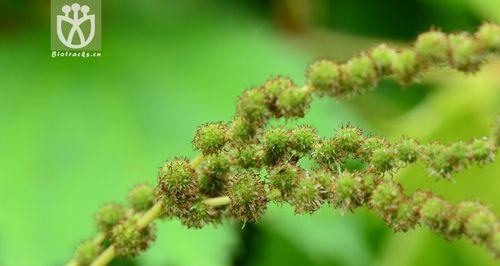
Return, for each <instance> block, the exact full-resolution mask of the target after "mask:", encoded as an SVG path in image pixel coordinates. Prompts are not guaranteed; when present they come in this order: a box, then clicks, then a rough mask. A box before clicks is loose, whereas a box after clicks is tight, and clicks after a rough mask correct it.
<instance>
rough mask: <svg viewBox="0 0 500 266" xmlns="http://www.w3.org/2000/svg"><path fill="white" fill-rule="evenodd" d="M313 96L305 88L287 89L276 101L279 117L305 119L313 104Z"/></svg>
mask: <svg viewBox="0 0 500 266" xmlns="http://www.w3.org/2000/svg"><path fill="white" fill-rule="evenodd" d="M311 100H312V98H311V94H310V93H309V91H308V90H307V88H306V87H304V88H297V87H287V88H284V89H283V90H282V91H281V92H280V93H279V94H278V99H277V101H276V112H277V116H278V117H280V116H283V117H285V118H287V119H288V118H300V117H304V115H305V113H306V111H307V109H309V106H310V104H311Z"/></svg>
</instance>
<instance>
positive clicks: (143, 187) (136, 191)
mask: <svg viewBox="0 0 500 266" xmlns="http://www.w3.org/2000/svg"><path fill="white" fill-rule="evenodd" d="M154 201H155V188H154V187H153V186H151V185H149V184H140V185H137V186H135V187H134V188H133V189H132V190H131V191H130V192H129V194H128V202H129V204H130V206H131V207H132V209H134V210H135V211H138V212H142V211H147V210H148V209H149V208H151V207H152V206H153V204H154Z"/></svg>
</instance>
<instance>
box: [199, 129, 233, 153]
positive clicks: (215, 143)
mask: <svg viewBox="0 0 500 266" xmlns="http://www.w3.org/2000/svg"><path fill="white" fill-rule="evenodd" d="M228 141H229V133H228V129H227V126H226V124H224V123H222V122H217V123H208V124H204V125H202V126H200V127H198V129H197V131H196V136H195V137H194V139H193V145H194V147H195V149H197V150H199V151H201V152H202V153H203V154H205V155H207V154H214V153H218V152H220V151H221V149H222V148H223V147H224V145H226V143H227V142H228Z"/></svg>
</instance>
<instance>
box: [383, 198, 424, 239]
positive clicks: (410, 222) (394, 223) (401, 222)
mask: <svg viewBox="0 0 500 266" xmlns="http://www.w3.org/2000/svg"><path fill="white" fill-rule="evenodd" d="M417 222H418V215H417V210H416V208H415V206H413V205H412V204H411V202H410V201H408V200H405V201H403V202H401V203H400V204H399V207H398V209H397V210H396V212H395V214H394V216H393V217H392V219H391V220H390V222H389V225H390V226H391V228H392V230H394V231H395V232H406V231H408V230H410V229H413V228H414V227H415V225H416V224H417Z"/></svg>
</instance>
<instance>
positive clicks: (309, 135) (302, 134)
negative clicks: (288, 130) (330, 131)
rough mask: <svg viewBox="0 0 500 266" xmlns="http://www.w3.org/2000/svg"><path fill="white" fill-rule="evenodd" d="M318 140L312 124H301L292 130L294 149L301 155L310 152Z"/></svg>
mask: <svg viewBox="0 0 500 266" xmlns="http://www.w3.org/2000/svg"><path fill="white" fill-rule="evenodd" d="M318 140H319V139H318V136H317V134H316V129H315V128H313V127H311V126H308V125H301V126H298V127H297V128H295V129H294V130H293V131H292V136H291V143H292V149H293V150H294V151H295V152H296V153H297V154H298V155H299V156H304V155H306V154H310V153H311V151H312V150H313V149H314V145H315V144H316V143H317V142H318Z"/></svg>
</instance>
